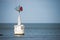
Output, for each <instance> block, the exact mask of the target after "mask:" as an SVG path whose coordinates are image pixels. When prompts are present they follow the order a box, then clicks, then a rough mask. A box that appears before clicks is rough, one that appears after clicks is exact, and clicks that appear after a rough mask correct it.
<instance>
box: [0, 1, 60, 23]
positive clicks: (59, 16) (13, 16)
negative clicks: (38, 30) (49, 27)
mask: <svg viewBox="0 0 60 40" xmlns="http://www.w3.org/2000/svg"><path fill="white" fill-rule="evenodd" d="M19 5H21V6H22V7H23V12H21V20H22V23H60V0H0V23H17V18H18V15H19V13H18V12H17V11H16V10H15V8H16V7H17V6H19Z"/></svg>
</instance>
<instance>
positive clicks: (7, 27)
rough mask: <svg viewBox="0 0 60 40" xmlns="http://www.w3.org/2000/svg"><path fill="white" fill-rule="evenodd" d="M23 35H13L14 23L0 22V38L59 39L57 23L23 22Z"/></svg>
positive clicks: (59, 31) (18, 39)
mask: <svg viewBox="0 0 60 40" xmlns="http://www.w3.org/2000/svg"><path fill="white" fill-rule="evenodd" d="M23 24H24V25H25V33H24V35H14V25H16V23H0V33H1V34H3V36H0V40H60V24H59V23H23Z"/></svg>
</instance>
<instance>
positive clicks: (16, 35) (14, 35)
mask: <svg viewBox="0 0 60 40" xmlns="http://www.w3.org/2000/svg"><path fill="white" fill-rule="evenodd" d="M14 36H15V37H23V36H24V35H14Z"/></svg>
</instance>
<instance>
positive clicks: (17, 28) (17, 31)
mask: <svg viewBox="0 0 60 40" xmlns="http://www.w3.org/2000/svg"><path fill="white" fill-rule="evenodd" d="M14 34H15V35H24V26H23V25H14Z"/></svg>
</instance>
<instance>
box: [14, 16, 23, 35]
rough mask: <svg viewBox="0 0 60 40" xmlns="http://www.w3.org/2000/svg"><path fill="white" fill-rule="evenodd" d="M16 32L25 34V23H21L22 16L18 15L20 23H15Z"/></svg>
mask: <svg viewBox="0 0 60 40" xmlns="http://www.w3.org/2000/svg"><path fill="white" fill-rule="evenodd" d="M14 34H17V35H23V34H24V25H22V24H21V16H20V15H18V24H17V25H14Z"/></svg>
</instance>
